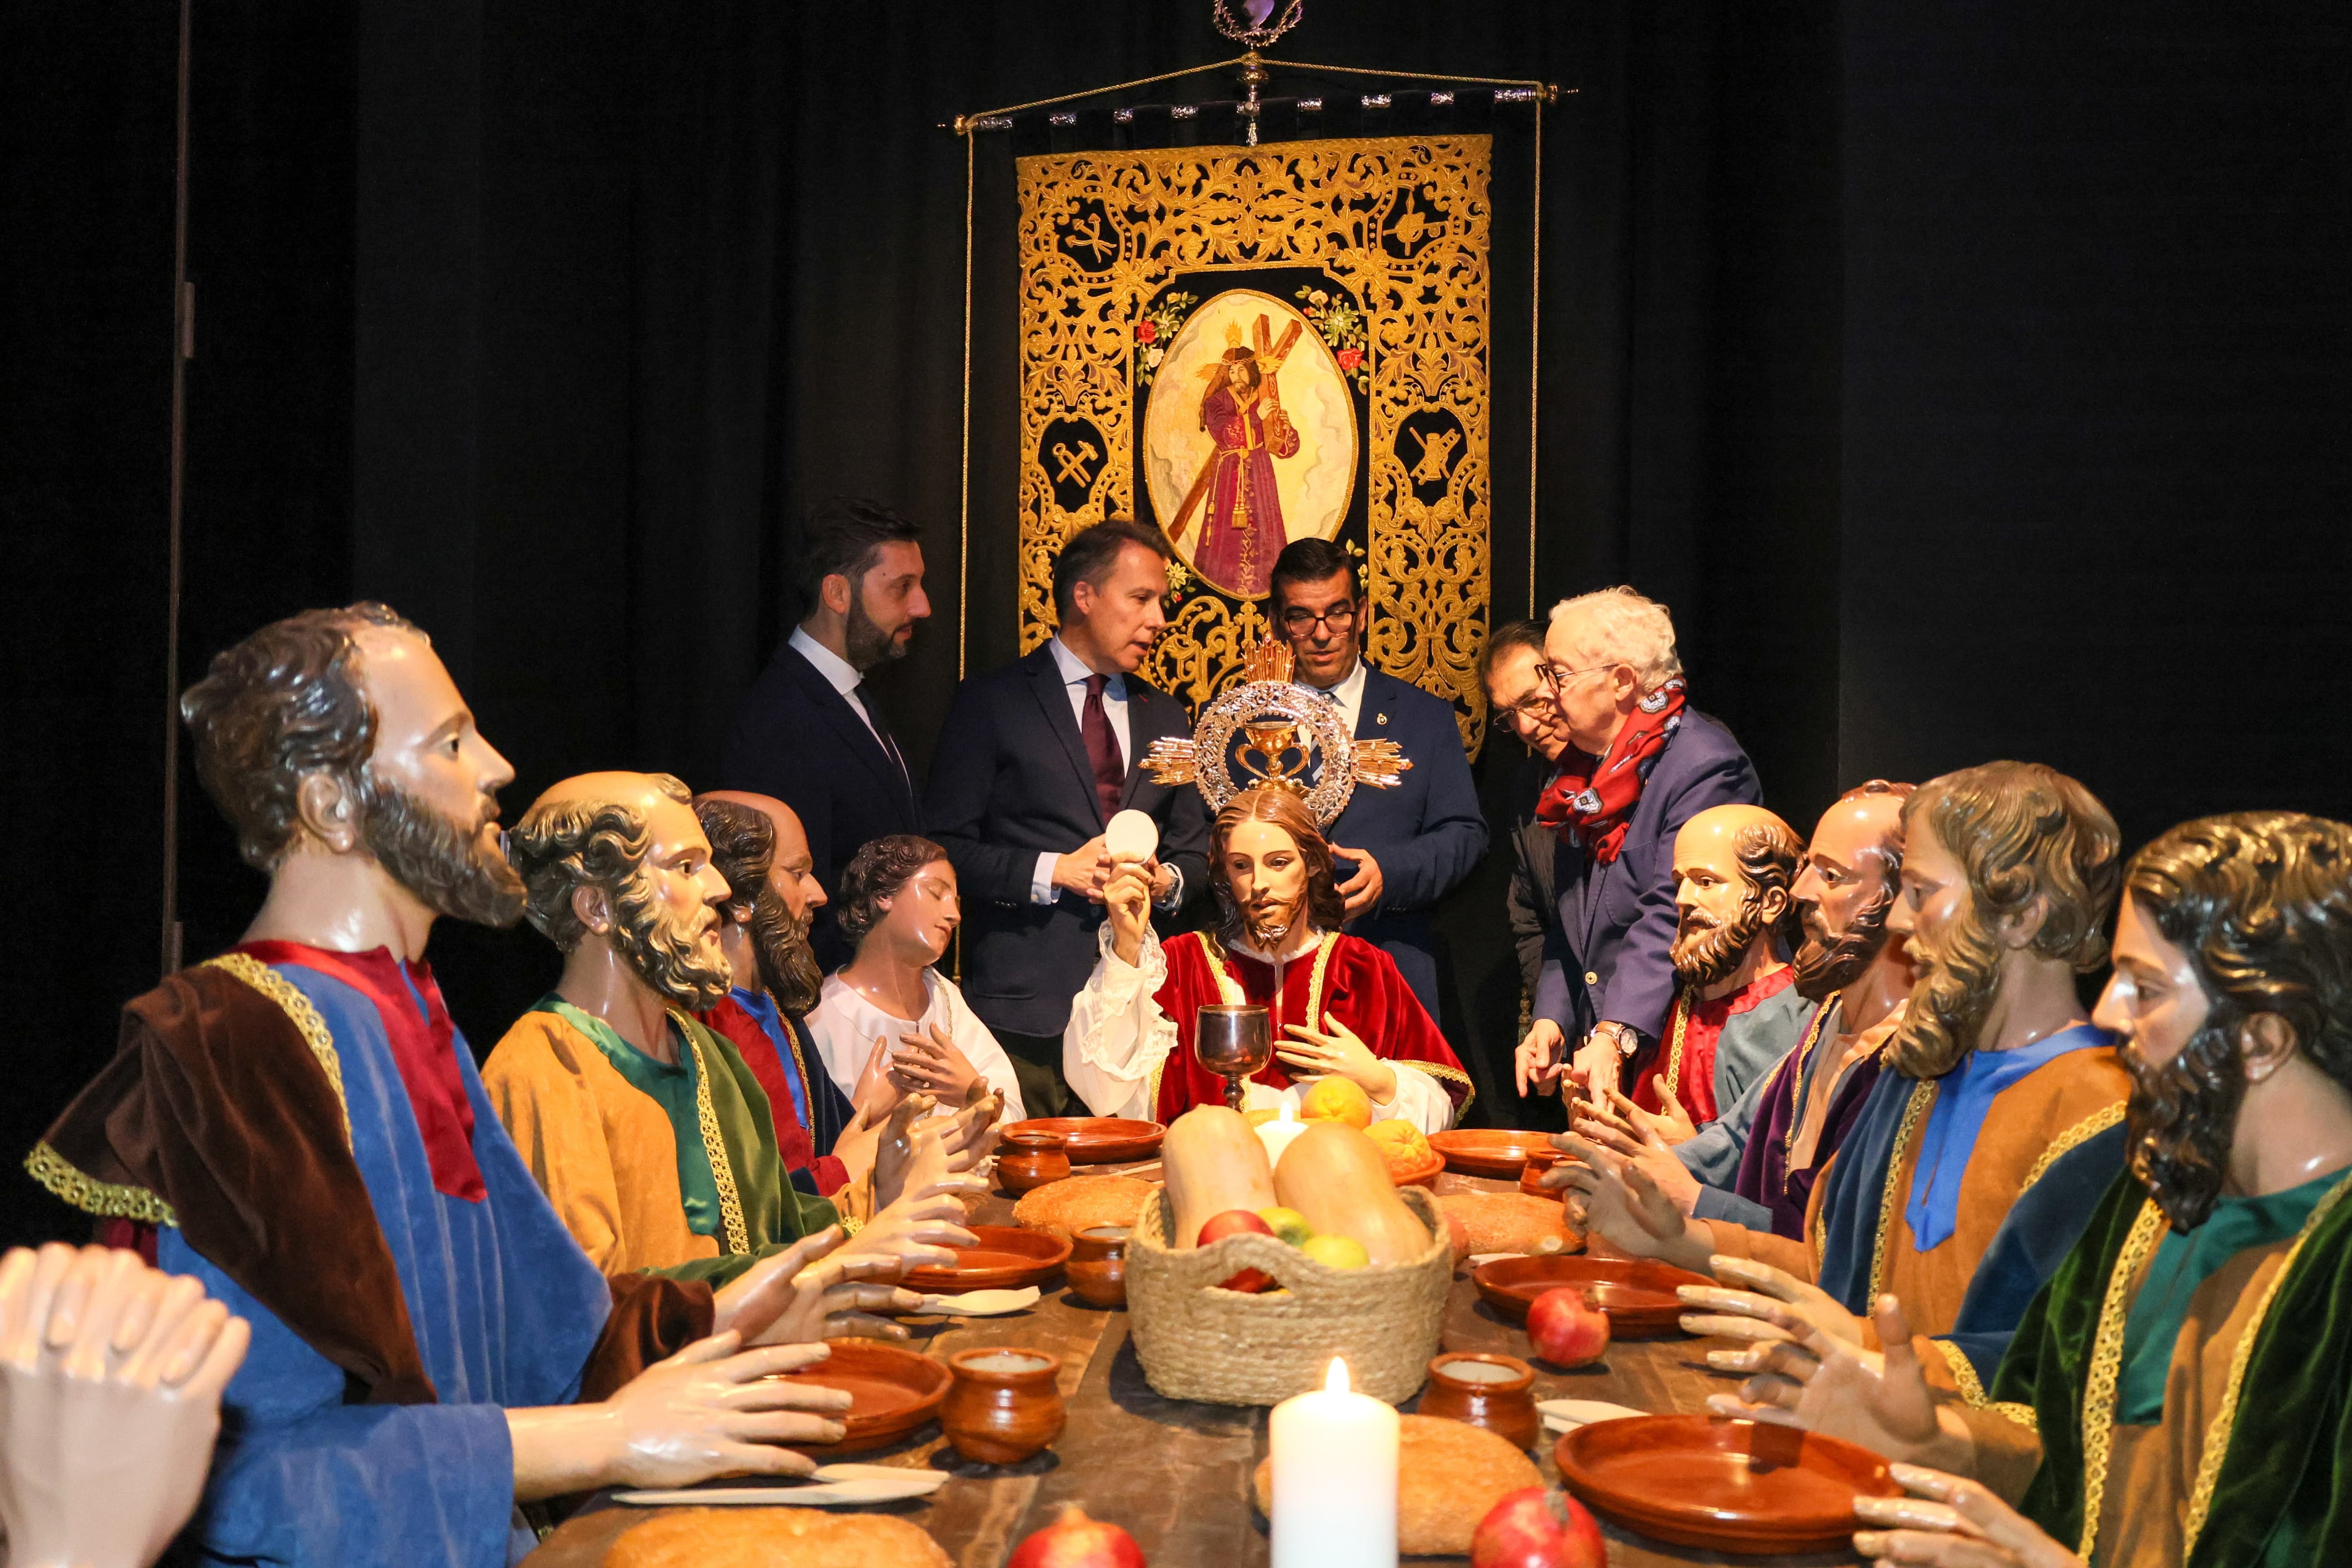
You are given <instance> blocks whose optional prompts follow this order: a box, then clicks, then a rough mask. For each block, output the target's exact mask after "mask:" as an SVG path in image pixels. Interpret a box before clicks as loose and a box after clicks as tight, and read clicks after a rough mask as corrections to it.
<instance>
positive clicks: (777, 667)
mask: <svg viewBox="0 0 2352 1568" xmlns="http://www.w3.org/2000/svg"><path fill="white" fill-rule="evenodd" d="M905 744H906V742H905V741H904V740H901V741H900V742H899V745H900V746H901V748H903V747H904V746H905ZM719 787H721V788H723V789H740V790H751V791H753V792H755V793H757V794H760V795H774V796H775V797H776V798H777V799H778V800H781V801H782V802H783V803H784V804H785V805H789V806H791V807H792V808H793V814H794V815H795V816H798V817H799V818H800V819H801V826H802V827H803V828H805V829H806V830H807V832H808V841H809V857H810V858H812V859H813V860H814V861H815V862H816V879H817V880H818V881H819V882H821V883H823V884H824V892H825V897H827V898H828V899H830V898H833V897H835V895H836V894H837V893H838V892H839V891H840V889H841V873H842V870H843V868H845V867H846V866H848V864H849V861H850V858H851V857H852V856H854V855H856V853H857V851H858V850H859V849H860V848H861V847H864V846H865V845H866V844H868V843H870V842H871V841H873V840H874V839H877V838H880V837H886V836H887V835H889V834H893V833H920V832H922V831H923V814H922V810H921V808H920V806H919V803H918V802H917V800H916V797H915V791H914V787H913V784H912V783H911V782H910V781H909V780H908V777H907V775H906V773H904V772H902V771H901V770H900V768H899V766H898V763H897V762H896V761H894V760H893V759H892V758H891V756H890V753H889V752H886V751H884V750H883V749H882V742H879V741H877V740H876V739H875V738H874V731H871V730H869V729H867V728H866V721H865V720H863V719H861V718H859V717H858V716H857V710H856V709H854V708H852V707H851V706H850V705H849V700H848V699H847V698H845V697H844V696H842V694H841V693H840V692H838V691H835V689H833V682H831V681H829V680H827V679H825V678H824V676H823V675H822V674H820V673H818V670H817V668H816V666H814V665H813V664H811V663H810V662H809V661H808V660H807V659H805V658H802V657H801V655H800V652H799V650H797V649H796V648H794V647H793V646H792V645H791V644H789V643H787V644H785V645H784V646H783V647H781V648H779V649H777V650H776V657H775V658H773V659H772V660H771V661H770V662H769V665H768V668H767V669H766V670H765V671H763V672H762V673H761V676H760V679H759V680H758V681H757V682H755V683H754V684H753V685H752V687H751V691H750V692H749V693H747V694H746V695H745V696H744V699H743V703H742V706H741V707H740V708H738V709H736V710H735V728H734V730H733V731H731V732H730V734H729V735H728V737H727V744H726V746H725V747H724V748H723V749H722V750H721V751H720V752H719ZM809 937H810V941H811V942H813V943H814V946H815V948H816V955H817V959H818V961H819V962H820V963H823V964H824V966H825V967H826V968H827V969H832V968H835V966H837V965H839V964H842V963H846V962H848V959H849V956H850V954H849V944H848V942H845V941H844V940H843V938H842V935H841V928H840V927H839V926H837V925H835V923H834V918H833V911H832V909H831V908H830V907H828V908H827V909H826V910H824V911H822V912H821V913H820V915H819V918H818V920H817V921H816V923H815V925H814V928H813V929H812V930H811V931H810V933H809Z"/></svg>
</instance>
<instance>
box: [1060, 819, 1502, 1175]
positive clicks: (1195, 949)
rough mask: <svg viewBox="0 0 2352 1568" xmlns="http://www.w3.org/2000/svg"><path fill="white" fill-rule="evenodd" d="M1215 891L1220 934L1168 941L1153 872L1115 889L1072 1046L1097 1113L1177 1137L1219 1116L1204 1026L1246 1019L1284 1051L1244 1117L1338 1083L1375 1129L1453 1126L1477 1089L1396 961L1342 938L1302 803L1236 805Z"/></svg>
mask: <svg viewBox="0 0 2352 1568" xmlns="http://www.w3.org/2000/svg"><path fill="white" fill-rule="evenodd" d="M1209 882H1210V886H1211V888H1212V889H1213V890H1214V891H1215V893H1216V897H1217V909H1218V913H1219V920H1218V923H1217V926H1216V929H1215V930H1213V931H1186V932H1184V933H1182V934H1181V935H1179V936H1176V937H1172V938H1171V939H1169V940H1168V941H1167V942H1161V941H1160V938H1159V936H1158V935H1157V934H1156V933H1155V932H1154V931H1152V929H1151V886H1150V879H1149V877H1148V876H1147V874H1146V871H1145V866H1144V863H1143V862H1139V861H1124V862H1122V863H1121V864H1120V866H1119V868H1118V870H1117V871H1116V872H1115V873H1114V874H1113V876H1112V878H1111V879H1110V881H1109V883H1108V885H1107V886H1106V887H1105V888H1104V889H1103V899H1104V901H1105V903H1106V904H1108V907H1109V911H1110V918H1109V919H1108V920H1107V921H1105V922H1104V923H1103V928H1102V937H1101V942H1102V955H1101V957H1100V958H1099V959H1098V960H1097V963H1096V964H1095V969H1094V973H1092V974H1091V975H1089V976H1088V977H1087V987H1086V989H1085V990H1084V991H1082V992H1081V993H1079V994H1078V996H1077V999H1076V1004H1075V1005H1074V1007H1073V1009H1072V1012H1071V1015H1070V1023H1069V1026H1068V1028H1067V1029H1066V1031H1065V1032H1064V1034H1063V1037H1062V1068H1063V1071H1064V1073H1065V1074H1066V1075H1067V1077H1068V1079H1069V1081H1070V1087H1071V1089H1073V1090H1075V1091H1076V1093H1077V1095H1078V1097H1079V1098H1080V1099H1082V1100H1085V1101H1086V1103H1087V1109H1089V1110H1092V1111H1093V1112H1094V1113H1095V1114H1096V1115H1097V1116H1131V1117H1139V1118H1143V1119H1145V1120H1152V1121H1163V1122H1165V1121H1174V1120H1175V1119H1176V1118H1177V1117H1179V1116H1181V1115H1182V1114H1183V1113H1184V1112H1185V1111H1186V1110H1190V1109H1192V1107H1193V1106H1196V1105H1221V1104H1223V1103H1224V1080H1223V1079H1221V1078H1219V1077H1217V1076H1216V1075H1215V1074H1213V1073H1212V1072H1210V1071H1208V1070H1207V1069H1206V1068H1203V1067H1202V1066H1201V1065H1200V1063H1199V1062H1198V1061H1197V1060H1195V1059H1194V1058H1193V1055H1192V1033H1193V1025H1194V1019H1195V1015H1196V1014H1197V1013H1198V1012H1199V1010H1200V1009H1201V1008H1202V1007H1203V1006H1214V1005H1244V1004H1247V1005H1258V1006H1263V1007H1265V1008H1266V1009H1268V1011H1269V1013H1270V1014H1271V1022H1272V1026H1273V1032H1274V1037H1275V1041H1276V1046H1275V1059H1274V1060H1273V1061H1271V1062H1269V1063H1268V1064H1267V1065H1266V1066H1265V1068H1262V1069H1260V1070H1259V1072H1258V1073H1257V1074H1256V1075H1255V1077H1254V1078H1252V1079H1249V1080H1248V1082H1247V1085H1246V1089H1247V1094H1248V1099H1247V1101H1246V1104H1245V1107H1244V1108H1245V1109H1256V1110H1265V1109H1275V1108H1278V1107H1279V1106H1281V1105H1282V1104H1284V1103H1285V1102H1289V1103H1291V1104H1293V1105H1296V1104H1297V1101H1298V1100H1299V1098H1300V1096H1301V1094H1302V1093H1303V1092H1304V1090H1305V1089H1306V1087H1307V1084H1308V1083H1309V1082H1311V1081H1312V1080H1313V1079H1318V1078H1320V1077H1323V1076H1325V1075H1327V1074H1336V1075H1337V1076H1339V1077H1340V1078H1344V1079H1349V1080H1350V1081H1352V1082H1354V1083H1355V1084H1356V1085H1357V1086H1358V1087H1360V1088H1361V1089H1363V1091H1364V1092H1365V1094H1366V1095H1367V1096H1368V1097H1370V1100H1371V1103H1372V1115H1373V1118H1374V1120H1376V1121H1391V1120H1397V1121H1410V1122H1411V1123H1412V1124H1413V1125H1414V1126H1415V1127H1417V1128H1419V1129H1420V1130H1421V1131H1423V1132H1436V1131H1442V1130H1444V1128H1446V1127H1448V1126H1450V1125H1452V1123H1453V1121H1454V1116H1455V1115H1456V1114H1457V1113H1458V1111H1459V1110H1460V1109H1461V1107H1462V1106H1463V1105H1465V1104H1466V1103H1468V1100H1469V1093H1470V1080H1469V1078H1468V1075H1467V1074H1465V1072H1464V1071H1463V1070H1462V1064H1461V1063H1460V1062H1459V1061H1458V1060H1456V1059H1455V1058H1454V1052H1453V1049H1452V1047H1448V1046H1447V1045H1446V1043H1445V1037H1444V1036H1443V1035H1441V1034H1440V1033H1439V1032H1438V1029H1437V1025H1436V1022H1435V1021H1434V1020H1433V1019H1432V1018H1431V1017H1430V1016H1429V1014H1428V1012H1427V1011H1426V1010H1425V1009H1423V1006H1422V1005H1421V1003H1420V1001H1419V1000H1418V999H1416V998H1415V997H1414V995H1413V994H1412V987H1411V986H1409V985H1407V984H1405V981H1404V976H1403V975H1402V974H1401V973H1398V971H1397V966H1396V963H1395V961H1394V960H1393V959H1391V958H1390V957H1389V955H1388V954H1387V953H1385V952H1381V950H1380V949H1379V948H1377V947H1374V946H1373V945H1372V944H1371V943H1370V942H1365V941H1363V940H1361V939H1360V938H1358V937H1353V936H1349V935H1348V934H1347V933H1346V932H1344V931H1340V930H1339V922H1340V900H1339V889H1338V887H1337V885H1336V884H1335V882H1334V881H1333V879H1332V874H1331V847H1330V846H1329V845H1328V844H1327V843H1326V842H1325V841H1324V838H1323V835H1322V833H1321V831H1320V830H1319V829H1318V827H1317V826H1316V822H1315V816H1314V813H1313V812H1312V811H1310V810H1309V809H1308V808H1307V804H1306V801H1305V799H1304V798H1303V797H1302V796H1301V795H1300V794H1299V793H1298V792H1297V790H1294V789H1291V788H1287V787H1285V786H1283V785H1280V784H1265V785H1260V786H1259V787H1257V788H1255V789H1248V790H1244V791H1241V792H1240V793H1238V794H1236V795H1234V796H1233V797H1232V798H1231V799H1230V800H1228V801H1227V802H1226V804H1225V805H1224V808H1223V810H1221V811H1219V812H1218V813H1217V817H1216V825H1215V829H1214V833H1213V838H1212V842H1211V847H1210V856H1209ZM1367 1042H1370V1043H1369V1044H1368V1043H1367Z"/></svg>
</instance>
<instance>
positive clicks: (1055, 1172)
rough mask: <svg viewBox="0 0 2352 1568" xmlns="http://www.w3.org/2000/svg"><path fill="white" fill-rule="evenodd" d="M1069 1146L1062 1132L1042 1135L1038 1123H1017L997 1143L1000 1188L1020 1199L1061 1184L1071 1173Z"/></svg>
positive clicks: (997, 1176) (997, 1169) (998, 1182)
mask: <svg viewBox="0 0 2352 1568" xmlns="http://www.w3.org/2000/svg"><path fill="white" fill-rule="evenodd" d="M1066 1144H1067V1141H1066V1139H1064V1138H1063V1136H1062V1135H1061V1134H1060V1133H1058V1132H1048V1131H1039V1130H1038V1129H1037V1127H1036V1124H1035V1123H1034V1122H1027V1121H1023V1122H1016V1123H1015V1124H1014V1125H1013V1127H1012V1128H1008V1129H1007V1130H1006V1131H1005V1132H1004V1135H1003V1137H1002V1138H1001V1139H1000V1140H998V1142H997V1146H996V1184H997V1185H998V1186H1000V1187H1003V1189H1004V1190H1005V1191H1006V1192H1008V1193H1011V1194H1013V1196H1015V1197H1019V1196H1020V1195H1021V1194H1023V1193H1027V1192H1034V1191H1035V1190H1036V1189H1037V1188H1039V1187H1042V1186H1044V1185H1045V1184H1047V1183H1048V1182H1058V1181H1060V1180H1061V1179H1062V1178H1063V1177H1065V1176H1066V1175H1068V1174H1069V1173H1070V1156H1069V1154H1068V1152H1067V1149H1066Z"/></svg>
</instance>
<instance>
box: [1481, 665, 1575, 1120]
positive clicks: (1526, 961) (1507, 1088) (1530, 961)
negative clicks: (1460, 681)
mask: <svg viewBox="0 0 2352 1568" xmlns="http://www.w3.org/2000/svg"><path fill="white" fill-rule="evenodd" d="M1543 671H1544V627H1543V623H1542V622H1541V621H1505V622H1504V623H1503V624H1502V625H1501V626H1496V628H1495V629H1494V630H1493V631H1491V632H1489V633H1487V634H1486V651H1485V652H1484V653H1482V654H1480V655H1479V656H1478V680H1479V684H1481V685H1482V686H1484V687H1485V688H1486V707H1487V709H1488V710H1489V711H1491V712H1492V713H1493V715H1494V718H1493V721H1492V722H1493V724H1494V727H1495V731H1496V734H1497V735H1498V736H1501V737H1506V738H1508V739H1510V740H1514V741H1517V742H1519V744H1520V745H1522V746H1524V747H1526V748H1527V752H1528V754H1527V756H1526V757H1525V758H1523V759H1522V760H1521V762H1520V763H1519V771H1518V774H1517V777H1516V778H1514V779H1513V780H1512V782H1511V800H1510V811H1511V837H1510V847H1511V851H1512V863H1511V891H1510V898H1509V903H1508V906H1507V907H1508V910H1509V913H1510V921H1511V941H1512V943H1513V944H1514V945H1515V946H1516V947H1517V949H1518V958H1519V985H1520V991H1519V1024H1518V1027H1519V1033H1520V1034H1521V1035H1522V1036H1524V1035H1525V1034H1526V1033H1527V1031H1528V1023H1529V1021H1530V1020H1531V1018H1532V1016H1533V1013H1532V1008H1533V1006H1534V1003H1535V994H1536V986H1537V984H1538V981H1539V980H1540V979H1541V978H1542V974H1543V961H1544V948H1545V944H1546V943H1547V942H1548V941H1549V939H1550V938H1551V936H1552V934H1553V933H1554V932H1556V931H1558V930H1559V871H1558V861H1559V833H1557V832H1556V831H1554V830H1553V829H1552V828H1551V827H1549V826H1546V825H1545V824H1543V823H1540V822H1538V821H1537V820H1536V803H1537V802H1538V800H1539V799H1541V797H1542V795H1543V792H1544V786H1545V785H1547V784H1550V783H1551V779H1552V775H1553V774H1554V773H1557V772H1558V771H1559V768H1558V765H1557V764H1558V763H1559V755H1560V753H1561V752H1564V751H1566V750H1567V749H1568V736H1567V735H1566V734H1565V733H1563V732H1562V731H1561V730H1560V728H1559V710H1558V709H1556V708H1554V707H1553V706H1552V701H1551V687H1550V686H1549V684H1547V683H1546V682H1545V680H1544V673H1543ZM1497 1087H1498V1088H1499V1089H1500V1091H1501V1094H1502V1095H1503V1096H1507V1095H1509V1094H1510V1093H1511V1091H1512V1089H1513V1083H1512V1079H1510V1077H1508V1076H1506V1077H1505V1078H1504V1079H1503V1081H1502V1083H1501V1084H1500V1085H1499V1086H1497ZM1512 1125H1513V1126H1516V1127H1535V1128H1540V1129H1542V1130H1544V1131H1562V1130H1564V1129H1565V1128H1566V1126H1567V1122H1566V1121H1565V1119H1564V1116H1563V1113H1562V1110H1561V1107H1560V1104H1559V1100H1557V1099H1556V1098H1549V1097H1542V1096H1532V1095H1530V1096H1523V1097H1522V1098H1521V1100H1520V1102H1519V1109H1518V1112H1517V1117H1516V1118H1515V1119H1514V1120H1513V1121H1512Z"/></svg>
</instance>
